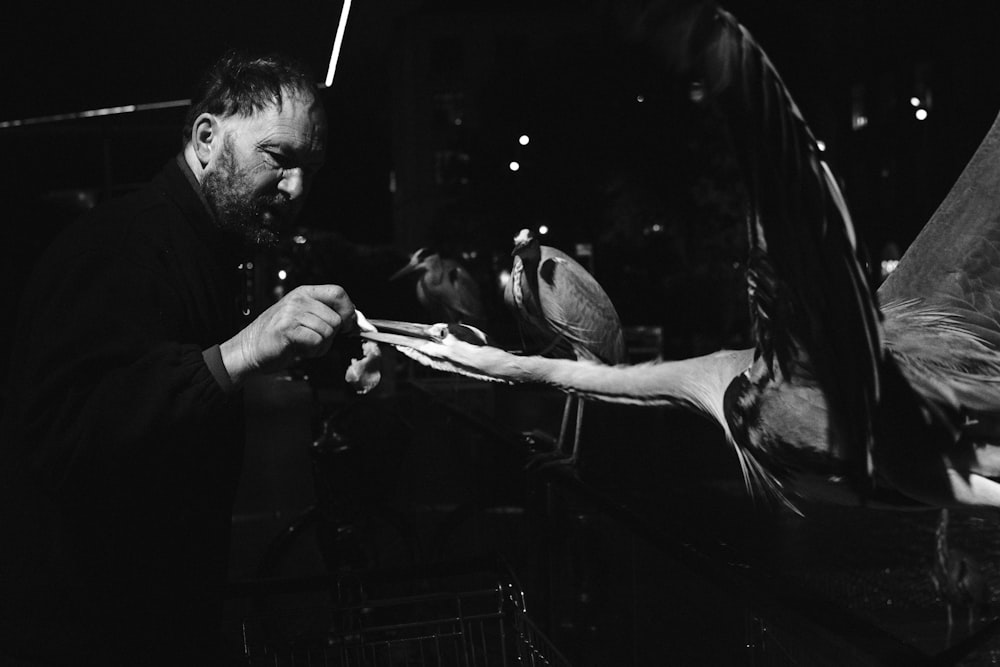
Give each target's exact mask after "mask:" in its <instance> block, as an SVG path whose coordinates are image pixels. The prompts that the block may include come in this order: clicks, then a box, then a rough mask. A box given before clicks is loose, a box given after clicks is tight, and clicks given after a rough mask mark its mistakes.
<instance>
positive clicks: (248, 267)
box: [247, 262, 253, 271]
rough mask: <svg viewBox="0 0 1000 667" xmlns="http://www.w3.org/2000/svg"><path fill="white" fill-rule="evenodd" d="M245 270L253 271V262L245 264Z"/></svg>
mask: <svg viewBox="0 0 1000 667" xmlns="http://www.w3.org/2000/svg"><path fill="white" fill-rule="evenodd" d="M247 270H248V271H253V262H247Z"/></svg>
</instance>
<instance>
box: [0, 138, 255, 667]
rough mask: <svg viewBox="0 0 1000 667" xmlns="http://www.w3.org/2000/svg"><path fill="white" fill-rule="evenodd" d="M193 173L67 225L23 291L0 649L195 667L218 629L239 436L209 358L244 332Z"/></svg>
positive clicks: (8, 465) (232, 277) (237, 406)
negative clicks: (192, 666) (216, 348)
mask: <svg viewBox="0 0 1000 667" xmlns="http://www.w3.org/2000/svg"><path fill="white" fill-rule="evenodd" d="M186 170H187V167H186V165H184V163H183V161H182V160H181V159H180V158H178V159H177V160H172V161H171V162H169V163H168V164H167V165H166V166H165V167H164V169H163V170H162V171H161V172H160V174H159V175H158V176H156V178H155V179H154V180H153V181H152V182H151V183H150V184H149V185H148V186H147V187H145V188H144V189H142V190H141V191H138V192H136V193H134V194H131V195H128V196H126V197H123V198H121V199H118V200H115V201H111V202H108V203H107V204H105V205H103V206H100V207H98V208H97V209H95V210H94V211H93V212H91V213H90V214H88V215H86V216H85V217H84V218H83V219H81V220H80V221H78V222H77V223H75V224H74V225H72V226H71V227H70V228H69V229H68V230H66V232H65V233H63V234H62V235H61V236H60V238H58V239H57V240H56V241H55V242H54V244H53V245H52V247H50V248H49V250H48V251H47V252H46V254H45V255H44V256H43V258H42V259H41V261H40V263H39V264H38V266H37V269H36V271H35V272H34V274H33V277H32V278H31V280H30V282H29V285H28V288H27V289H26V292H25V296H24V299H23V302H22V306H21V317H20V319H19V322H18V326H17V331H16V333H15V337H14V338H15V340H14V345H13V348H12V351H11V352H12V358H11V366H10V373H9V386H8V396H7V402H6V411H5V415H4V422H3V431H2V434H3V436H2V440H0V612H2V613H0V655H2V654H4V652H5V651H6V652H8V653H12V654H19V653H20V654H31V655H37V656H42V657H47V658H50V659H57V658H59V657H60V656H67V658H68V659H70V661H71V662H73V663H74V664H86V663H87V660H88V658H86V656H88V655H94V656H95V657H94V659H97V657H102V658H105V659H107V660H109V661H111V662H110V664H118V663H119V662H121V663H122V664H135V665H138V664H145V663H146V662H150V663H157V662H165V663H168V664H197V663H195V661H194V660H193V659H192V658H190V655H193V654H197V655H206V653H205V652H204V651H205V650H206V646H207V645H208V644H210V643H211V642H214V641H215V639H216V637H217V629H218V619H219V610H220V604H221V594H222V587H223V586H224V583H225V574H226V566H227V562H228V546H229V530H230V518H231V514H232V503H233V497H234V494H235V489H236V484H237V481H238V477H239V473H240V466H241V461H242V448H243V442H244V429H243V408H242V396H241V395H240V394H239V392H233V393H226V392H225V391H224V390H223V386H222V384H220V382H219V381H218V380H217V379H216V376H214V375H213V373H212V371H211V369H210V368H209V365H208V364H207V363H206V360H205V350H209V349H210V348H212V347H213V346H215V345H217V344H218V343H220V342H222V341H224V340H226V339H227V338H229V337H231V336H232V335H233V334H234V333H235V332H236V331H238V329H239V327H240V326H241V324H242V323H241V321H240V320H241V318H242V315H241V313H240V307H239V304H240V297H241V293H240V275H241V273H240V272H239V271H238V269H237V265H238V264H239V262H240V255H241V249H240V247H239V246H238V245H236V244H233V243H231V242H230V241H228V240H227V239H226V238H225V237H223V236H222V235H221V234H220V233H219V232H218V230H216V228H215V227H214V226H213V224H212V221H211V218H210V216H209V214H208V212H207V208H206V207H205V204H204V203H203V201H202V200H201V198H200V197H199V194H198V192H197V190H196V189H195V187H194V185H193V182H192V180H191V177H190V173H189V172H188V173H185V171H186ZM137 653H138V655H137ZM124 655H128V656H129V657H128V658H127V659H126V658H123V657H122V656H124ZM161 659H162V660H161Z"/></svg>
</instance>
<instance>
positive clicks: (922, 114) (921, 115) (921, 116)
mask: <svg viewBox="0 0 1000 667" xmlns="http://www.w3.org/2000/svg"><path fill="white" fill-rule="evenodd" d="M913 115H914V116H916V117H917V120H927V109H917V111H916V113H914V114H913Z"/></svg>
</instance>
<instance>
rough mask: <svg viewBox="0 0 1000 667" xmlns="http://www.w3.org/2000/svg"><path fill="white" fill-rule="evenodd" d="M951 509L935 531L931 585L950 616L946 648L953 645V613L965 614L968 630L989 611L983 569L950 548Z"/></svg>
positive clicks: (943, 511)
mask: <svg viewBox="0 0 1000 667" xmlns="http://www.w3.org/2000/svg"><path fill="white" fill-rule="evenodd" d="M948 517H949V510H948V508H944V509H941V510H940V511H939V516H938V525H937V528H936V529H935V531H934V562H933V565H932V566H931V581H932V582H933V584H934V589H935V590H936V591H937V593H938V595H939V596H940V597H941V599H942V600H943V601H944V604H945V609H946V612H947V615H948V625H947V644H949V645H950V644H951V634H952V630H953V627H954V610H955V609H959V610H964V611H965V612H966V630H967V631H969V632H971V631H972V624H973V621H974V620H975V617H976V616H977V615H979V614H983V613H985V612H986V611H987V610H988V609H989V602H990V587H989V583H988V582H987V580H986V577H985V575H984V573H983V570H982V567H981V566H980V565H979V563H978V562H976V559H974V558H973V557H972V556H971V555H969V554H967V553H965V552H964V551H961V550H959V549H956V548H954V547H950V546H949V545H948Z"/></svg>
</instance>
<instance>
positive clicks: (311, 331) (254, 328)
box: [219, 285, 357, 384]
mask: <svg viewBox="0 0 1000 667" xmlns="http://www.w3.org/2000/svg"><path fill="white" fill-rule="evenodd" d="M355 328H357V316H356V315H355V312H354V304H353V303H351V299H350V297H348V296H347V292H345V291H344V289H343V288H342V287H340V286H339V285H303V286H301V287H297V288H295V289H294V290H292V291H291V292H289V293H288V294H286V295H285V296H284V297H283V298H282V299H281V300H280V301H278V302H277V303H276V304H274V305H273V306H271V307H270V308H268V309H267V310H265V311H264V312H263V313H261V314H260V315H259V316H258V317H257V319H255V320H254V321H253V322H251V323H250V325H249V326H247V327H246V328H245V329H243V330H242V331H240V332H239V333H238V334H236V335H235V336H233V337H232V338H230V339H229V340H227V341H226V342H225V343H223V344H222V345H220V346H219V347H220V350H221V352H222V363H223V364H225V366H226V370H227V371H228V372H229V377H230V378H231V379H232V381H233V384H240V383H241V382H242V381H243V380H245V379H246V377H247V375H250V374H252V373H269V372H273V371H278V370H281V369H283V368H287V367H288V366H289V365H290V364H292V363H293V362H294V361H295V360H296V359H300V358H303V357H318V356H322V355H323V354H326V352H327V351H328V350H329V349H330V345H331V343H332V342H333V338H334V336H336V335H337V333H338V332H341V333H346V332H350V331H353V330H354V329H355Z"/></svg>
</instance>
